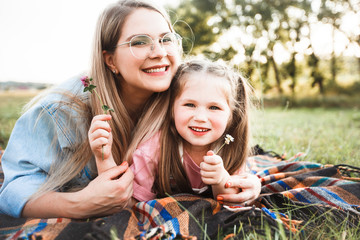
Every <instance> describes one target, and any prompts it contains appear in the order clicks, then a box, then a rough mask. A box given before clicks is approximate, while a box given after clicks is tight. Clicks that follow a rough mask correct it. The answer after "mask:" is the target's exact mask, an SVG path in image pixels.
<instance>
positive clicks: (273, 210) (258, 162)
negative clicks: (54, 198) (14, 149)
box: [0, 153, 360, 239]
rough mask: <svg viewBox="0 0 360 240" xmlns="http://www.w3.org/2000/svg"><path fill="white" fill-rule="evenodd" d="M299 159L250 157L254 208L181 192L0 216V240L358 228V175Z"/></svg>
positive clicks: (199, 235) (235, 234)
mask: <svg viewBox="0 0 360 240" xmlns="http://www.w3.org/2000/svg"><path fill="white" fill-rule="evenodd" d="M301 158H302V154H299V155H297V156H294V157H293V158H291V159H288V160H283V159H281V157H279V156H278V157H274V155H271V154H269V153H261V155H256V156H253V157H250V158H249V159H248V162H247V164H248V167H249V168H250V169H251V170H252V171H253V172H254V173H255V174H256V175H257V176H258V177H259V178H260V179H261V182H262V192H261V195H260V197H259V198H258V199H256V201H255V202H254V203H253V204H252V206H247V207H243V206H241V205H220V204H219V203H218V202H217V201H215V200H213V199H209V198H201V197H199V196H193V195H188V194H180V195H175V196H169V197H167V198H163V199H155V200H151V201H148V202H139V203H137V204H136V205H135V206H134V207H133V208H132V209H125V210H122V211H121V212H119V213H117V214H113V215H111V216H107V217H103V218H94V219H87V220H73V219H65V218H53V219H25V218H19V219H14V218H11V217H9V216H5V215H0V239H196V238H201V239H221V238H224V239H228V238H232V237H233V238H235V239H242V238H243V237H244V236H246V234H249V233H252V232H256V233H257V234H260V235H262V236H267V234H272V235H274V234H276V233H279V232H280V233H283V234H287V235H286V236H289V235H288V234H295V235H297V236H307V237H308V236H309V234H314V232H315V231H316V229H317V228H318V227H319V226H321V224H323V222H324V221H326V220H328V219H329V218H331V221H332V222H334V224H335V225H336V224H338V223H340V222H342V221H343V219H347V221H346V224H347V227H350V228H354V229H355V228H356V227H357V228H358V229H359V220H360V183H359V182H358V180H359V178H358V176H359V175H360V174H359V172H360V171H359V169H358V168H356V167H352V166H346V165H338V166H325V165H321V164H318V163H312V162H303V161H300V160H301ZM0 169H1V166H0ZM2 180H3V175H2V172H1V171H0V183H2ZM314 219H315V220H314ZM336 226H337V225H336ZM315 236H316V232H315ZM314 238H315V237H314Z"/></svg>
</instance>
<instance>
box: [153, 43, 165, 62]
mask: <svg viewBox="0 0 360 240" xmlns="http://www.w3.org/2000/svg"><path fill="white" fill-rule="evenodd" d="M166 55H167V52H166V49H165V48H164V47H163V46H162V44H161V43H160V42H158V41H154V42H153V45H152V46H151V53H150V55H149V57H150V58H156V57H165V56H166Z"/></svg>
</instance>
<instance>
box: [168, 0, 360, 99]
mask: <svg viewBox="0 0 360 240" xmlns="http://www.w3.org/2000/svg"><path fill="white" fill-rule="evenodd" d="M170 12H171V17H172V20H173V22H175V23H176V24H175V29H176V31H178V32H179V33H180V35H182V36H184V42H185V43H186V44H185V52H189V51H190V50H191V47H192V50H191V51H190V53H189V55H204V56H206V57H208V58H211V59H213V60H218V59H222V60H224V61H229V62H230V63H231V64H233V65H234V66H235V67H237V68H239V69H241V71H242V72H243V73H244V74H245V75H246V76H247V77H248V78H249V79H250V80H251V81H252V84H253V86H254V87H255V89H256V90H257V92H258V93H259V94H265V95H271V96H278V97H279V96H280V97H283V96H287V97H289V98H291V100H293V101H294V100H295V99H297V98H298V97H304V96H307V97H309V96H312V97H314V96H319V95H320V96H322V97H323V96H331V95H348V96H349V95H351V96H355V95H358V93H359V92H360V20H357V19H360V1H359V0H266V1H259V0H219V1H218V0H216V1H215V0H184V1H181V2H180V4H179V5H178V6H176V7H173V8H172V9H171V11H170ZM349 18H351V19H355V21H352V22H351V24H353V25H352V26H351V29H350V30H349V28H350V27H349V26H347V25H348V24H349V23H348V21H346V19H349ZM184 22H185V23H187V24H185V23H184ZM318 26H320V27H321V29H327V31H328V32H329V31H330V36H332V37H331V39H330V40H331V45H330V46H329V48H330V49H328V51H326V53H324V52H320V51H319V49H317V47H316V46H317V45H319V43H320V45H321V42H322V41H323V42H324V41H325V40H329V39H319V37H317V38H314V31H318V29H319V28H317V27H318ZM338 36H341V37H342V40H339V37H338ZM324 37H325V35H324ZM191 41H193V45H192V46H191V44H189V43H190V42H191ZM339 45H342V48H341V49H342V50H341V51H340V52H339V50H337V46H339ZM350 49H353V50H351V53H350V54H349V50H350ZM357 103H359V102H357ZM359 105H360V104H359ZM359 105H358V106H359Z"/></svg>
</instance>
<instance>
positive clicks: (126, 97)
mask: <svg viewBox="0 0 360 240" xmlns="http://www.w3.org/2000/svg"><path fill="white" fill-rule="evenodd" d="M151 94H152V93H150V92H149V93H141V92H136V91H127V90H126V89H125V90H123V91H122V93H121V95H122V100H123V103H124V106H125V108H126V110H127V111H128V113H129V115H130V117H131V118H132V119H133V120H134V122H137V120H138V118H139V117H140V115H141V113H142V110H143V107H144V105H145V103H146V101H147V100H148V99H149V98H150V96H151Z"/></svg>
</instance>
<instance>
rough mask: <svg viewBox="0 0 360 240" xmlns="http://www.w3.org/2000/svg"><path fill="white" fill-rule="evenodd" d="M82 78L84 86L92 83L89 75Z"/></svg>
mask: <svg viewBox="0 0 360 240" xmlns="http://www.w3.org/2000/svg"><path fill="white" fill-rule="evenodd" d="M80 80H81V82H82V84H83V85H84V87H88V86H89V85H90V79H89V77H88V76H83V77H82V78H81V79H80Z"/></svg>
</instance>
